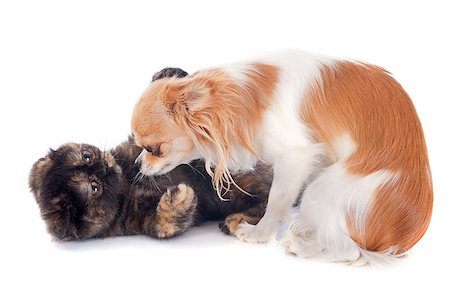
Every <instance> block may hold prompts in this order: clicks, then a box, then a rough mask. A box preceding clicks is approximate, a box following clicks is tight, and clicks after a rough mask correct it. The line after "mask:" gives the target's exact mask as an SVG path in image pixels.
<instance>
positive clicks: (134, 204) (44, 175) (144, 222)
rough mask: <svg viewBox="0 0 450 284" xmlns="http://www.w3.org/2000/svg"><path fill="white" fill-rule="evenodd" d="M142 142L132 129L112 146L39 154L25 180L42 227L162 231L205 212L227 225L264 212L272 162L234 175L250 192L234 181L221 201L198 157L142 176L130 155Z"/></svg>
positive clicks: (55, 231)
mask: <svg viewBox="0 0 450 284" xmlns="http://www.w3.org/2000/svg"><path fill="white" fill-rule="evenodd" d="M140 151H141V149H140V148H139V147H136V146H134V145H133V140H132V138H131V137H130V138H129V140H128V141H126V142H124V143H122V144H121V145H119V146H118V147H116V148H115V149H113V150H111V151H106V152H101V151H100V150H99V149H98V148H97V147H94V146H91V145H87V144H75V143H68V144H65V145H63V146H61V147H60V148H59V149H57V150H51V151H50V153H49V154H48V155H47V156H46V157H44V158H41V159H39V160H38V161H37V162H36V163H35V164H34V166H33V168H32V170H31V173H30V187H31V189H32V192H33V193H34V196H35V197H36V201H37V203H38V204H39V207H40V209H41V214H42V218H43V219H44V221H45V222H46V224H47V228H48V231H49V232H50V234H51V235H53V236H54V237H55V238H57V239H61V240H77V239H88V238H96V237H107V236H114V235H127V234H145V235H149V236H151V237H155V238H168V237H172V236H175V235H178V234H181V233H183V232H184V231H186V230H187V229H188V228H189V227H190V226H192V225H194V224H199V223H201V222H203V221H205V220H218V219H225V221H224V222H223V223H221V228H222V230H223V231H224V232H226V233H231V234H232V233H233V232H234V231H235V229H236V227H237V225H238V224H239V223H240V222H244V221H246V222H249V223H252V224H256V223H257V222H258V221H259V219H260V218H261V217H262V215H263V214H264V210H265V206H266V202H267V196H268V190H269V188H270V183H271V170H270V168H268V167H266V166H264V165H262V164H261V165H258V166H257V168H256V169H255V172H253V173H247V174H242V175H236V176H235V177H234V178H235V181H236V182H237V183H238V184H239V186H241V187H242V188H246V189H248V191H249V193H250V194H252V195H246V194H245V193H243V192H241V191H240V190H238V189H237V188H233V190H232V191H230V192H229V193H228V194H227V196H225V198H228V199H229V201H225V202H223V201H221V200H220V199H219V198H218V197H217V195H216V192H215V191H214V190H213V188H212V185H211V180H210V177H209V176H208V174H207V173H206V170H205V169H204V166H203V163H202V162H201V161H196V162H194V163H193V164H192V165H191V166H187V165H182V166H179V167H177V168H176V169H174V170H173V171H172V172H170V173H169V174H167V175H166V176H159V177H150V178H149V177H143V176H140V175H139V167H138V165H136V164H135V163H134V160H135V159H136V157H137V156H138V154H139V153H140Z"/></svg>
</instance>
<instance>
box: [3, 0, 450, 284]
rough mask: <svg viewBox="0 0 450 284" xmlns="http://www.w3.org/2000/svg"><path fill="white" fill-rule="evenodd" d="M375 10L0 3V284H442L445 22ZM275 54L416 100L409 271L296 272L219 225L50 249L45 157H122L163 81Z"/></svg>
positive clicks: (439, 5) (443, 11)
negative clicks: (414, 226)
mask: <svg viewBox="0 0 450 284" xmlns="http://www.w3.org/2000/svg"><path fill="white" fill-rule="evenodd" d="M306 2H308V3H306ZM309 2H310V3H309ZM371 2H373V3H370V4H369V3H364V1H328V2H325V1H305V3H302V2H300V1H291V2H288V1H281V0H277V1H272V2H269V1H231V0H227V1H221V3H214V2H213V1H203V2H201V1H179V2H177V1H163V0H160V1H154V3H150V1H146V2H136V1H123V2H121V3H120V2H118V1H104V2H99V1H71V2H68V1H42V0H41V1H29V2H24V1H17V0H16V1H3V0H1V2H0V99H1V105H0V108H1V109H0V115H1V119H0V123H1V139H0V140H1V142H0V143H1V148H0V149H1V151H2V154H1V163H0V167H1V169H0V174H1V181H0V184H1V188H0V194H1V197H0V204H1V205H0V210H1V211H0V213H1V214H0V218H1V223H0V224H1V225H0V228H1V233H0V238H1V241H0V261H1V264H0V271H1V272H0V282H1V283H18V282H20V281H22V280H26V281H28V283H30V282H31V281H33V283H57V282H58V283H72V282H74V283H75V282H77V283H83V282H87V283H94V282H99V281H101V282H102V283H106V281H108V282H119V281H120V282H125V283H128V281H130V283H131V281H139V282H140V283H143V282H148V283H158V282H175V281H178V282H180V281H187V282H188V283H189V282H191V281H196V282H204V283H216V282H219V283H222V282H223V283H225V282H227V283H235V282H237V283H244V281H245V282H246V283H258V282H263V283H269V282H272V283H311V282H312V283H322V282H325V281H328V282H338V283H339V282H342V283H356V282H358V283H393V282H397V283H413V282H414V283H419V281H420V282H426V281H427V282H430V281H432V282H433V283H438V282H441V283H450V282H449V276H448V271H447V272H446V268H447V263H448V259H447V258H448V255H449V248H448V241H449V237H450V236H449V221H448V219H449V216H450V214H449V213H450V212H449V211H450V210H449V207H450V206H449V205H448V202H449V200H450V199H449V185H450V184H449V182H448V177H449V173H448V167H446V166H445V165H446V162H447V160H448V158H449V157H450V155H449V151H448V149H449V147H448V145H449V142H450V141H449V139H448V135H447V133H448V131H449V128H448V126H447V124H448V123H449V121H450V117H449V113H450V111H449V109H448V107H449V105H448V101H449V100H448V98H449V96H450V92H449V90H450V88H449V84H448V83H449V80H450V77H449V76H450V71H449V66H450V60H449V56H448V51H449V50H450V45H449V43H448V37H449V27H450V20H449V18H450V16H449V15H450V13H449V12H450V10H449V8H446V7H448V6H447V5H446V3H445V2H447V1H430V0H428V1H420V2H419V1H371ZM419 3H420V4H419ZM279 48H299V49H305V50H309V51H313V52H317V53H322V54H327V55H332V56H338V57H344V58H354V59H359V60H363V61H367V62H370V63H374V64H377V65H380V66H383V67H385V68H387V69H388V70H390V71H391V72H392V73H393V74H394V76H395V77H396V78H397V79H398V80H399V81H400V82H401V83H402V84H403V86H404V87H405V89H406V90H407V91H408V92H409V94H410V95H411V97H412V99H413V101H414V103H415V105H416V107H417V111H418V113H419V116H420V118H421V120H422V123H423V127H424V130H425V135H426V138H427V143H428V148H429V154H430V160H431V164H432V165H431V166H432V173H433V178H434V189H435V207H434V216H433V219H432V223H431V226H430V229H429V231H428V232H427V234H426V235H425V237H424V238H423V239H422V240H421V241H420V242H419V243H418V245H417V246H416V247H415V248H414V249H413V250H412V251H411V253H410V256H409V257H408V258H406V259H405V260H402V261H401V262H400V264H398V265H396V266H393V267H388V268H384V269H373V268H354V267H349V266H346V265H343V264H329V263H323V262H319V261H314V260H308V259H300V258H296V257H293V256H290V255H287V254H285V253H284V251H283V249H282V248H281V247H280V246H279V245H278V244H277V243H276V242H272V243H271V244H269V245H254V244H246V243H241V242H239V241H237V240H235V239H233V238H231V237H227V236H224V235H222V234H221V233H220V232H219V230H218V229H217V227H216V224H209V225H207V226H205V227H201V228H195V229H193V230H191V231H190V232H188V233H187V234H185V235H184V236H181V237H179V238H176V239H172V240H168V241H157V240H152V239H149V238H147V237H143V236H137V237H122V238H115V239H107V240H95V241H87V242H79V243H69V244H61V243H57V242H54V241H51V238H50V236H49V235H48V234H47V233H46V231H45V227H44V224H43V222H42V221H41V219H40V216H39V210H38V208H37V205H36V204H35V201H34V199H33V197H32V194H31V193H30V192H29V189H28V184H27V177H28V171H29V170H30V168H31V166H32V163H33V162H34V161H35V160H37V159H38V158H40V157H41V156H43V155H44V154H45V153H46V151H47V149H48V148H49V147H57V146H59V145H60V144H61V143H63V142H67V141H75V142H87V143H91V144H95V145H98V146H100V147H107V148H108V147H111V146H114V145H116V144H117V143H119V142H120V141H121V140H123V139H124V138H125V137H126V136H127V134H128V133H129V131H130V128H129V120H130V116H131V111H132V108H133V106H134V103H135V101H136V100H137V98H138V97H139V96H140V94H141V92H142V91H143V90H144V88H145V87H146V86H147V84H148V83H149V81H150V78H151V76H152V74H153V73H154V72H156V71H158V70H159V69H161V68H163V67H166V66H180V67H182V68H184V69H185V70H187V71H188V72H194V71H195V70H197V69H200V68H203V67H207V66H210V65H215V64H219V63H226V62H229V61H234V60H238V59H242V58H245V57H247V56H249V55H255V54H257V53H260V52H265V51H270V50H273V49H279ZM44 281H45V282H44ZM416 281H417V282H416Z"/></svg>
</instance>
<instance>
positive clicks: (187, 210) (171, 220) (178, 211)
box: [155, 184, 197, 238]
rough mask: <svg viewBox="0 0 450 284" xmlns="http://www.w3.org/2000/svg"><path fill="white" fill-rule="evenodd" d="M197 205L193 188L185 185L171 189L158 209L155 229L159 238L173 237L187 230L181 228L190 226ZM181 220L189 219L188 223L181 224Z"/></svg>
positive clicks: (162, 199)
mask: <svg viewBox="0 0 450 284" xmlns="http://www.w3.org/2000/svg"><path fill="white" fill-rule="evenodd" d="M196 205H197V199H196V196H195V193H194V190H193V189H192V188H190V187H188V186H186V185H185V184H179V185H178V187H173V188H169V189H168V190H167V191H166V192H165V193H164V195H163V196H162V197H161V199H160V201H159V204H158V207H157V209H156V214H157V224H156V225H155V228H156V231H157V232H158V233H157V234H158V237H160V238H167V237H171V236H173V235H175V234H177V233H180V232H181V231H183V230H184V229H185V228H180V225H183V226H190V225H191V224H192V222H193V214H194V210H195V207H196ZM180 219H188V221H187V222H180Z"/></svg>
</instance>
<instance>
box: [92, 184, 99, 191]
mask: <svg viewBox="0 0 450 284" xmlns="http://www.w3.org/2000/svg"><path fill="white" fill-rule="evenodd" d="M91 190H92V191H93V192H97V191H98V190H99V188H98V185H97V184H96V183H91Z"/></svg>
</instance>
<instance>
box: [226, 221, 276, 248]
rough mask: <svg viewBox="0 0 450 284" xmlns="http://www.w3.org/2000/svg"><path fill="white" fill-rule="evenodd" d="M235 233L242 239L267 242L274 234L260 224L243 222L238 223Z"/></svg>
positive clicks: (250, 241) (251, 241)
mask: <svg viewBox="0 0 450 284" xmlns="http://www.w3.org/2000/svg"><path fill="white" fill-rule="evenodd" d="M234 235H236V237H238V239H240V240H241V241H245V242H249V243H267V242H268V241H269V240H270V238H271V235H272V234H271V232H270V231H267V230H263V229H261V227H260V226H258V225H251V224H249V223H247V222H243V223H240V224H239V225H238V227H237V229H236V231H235V232H234Z"/></svg>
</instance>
